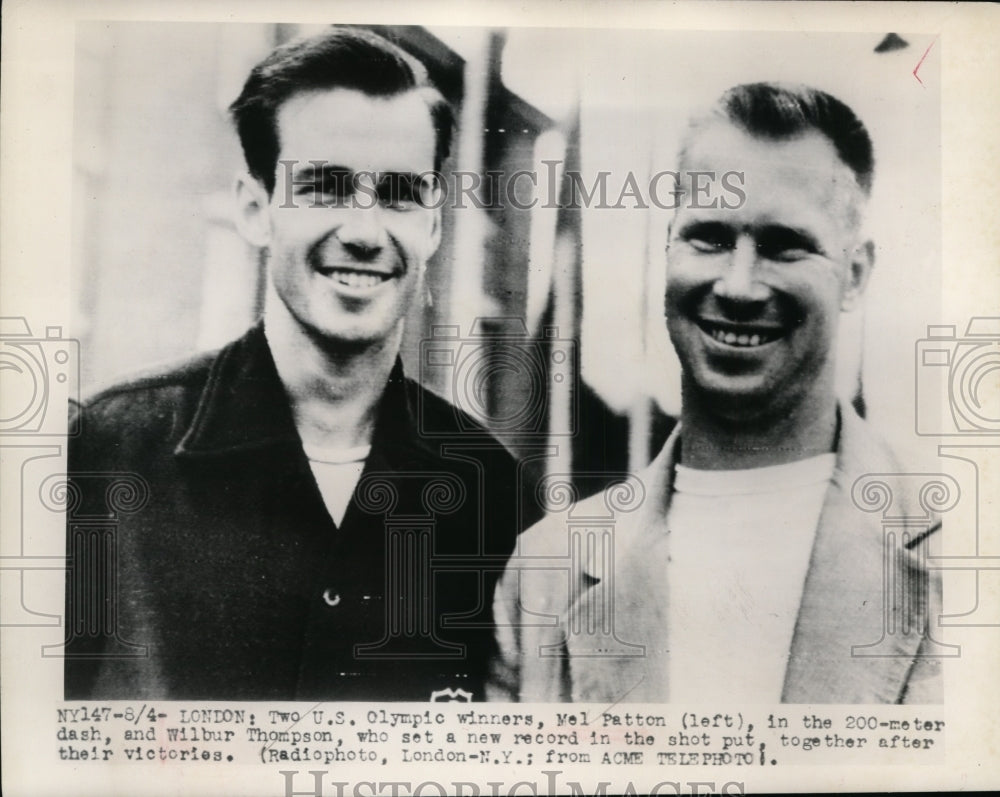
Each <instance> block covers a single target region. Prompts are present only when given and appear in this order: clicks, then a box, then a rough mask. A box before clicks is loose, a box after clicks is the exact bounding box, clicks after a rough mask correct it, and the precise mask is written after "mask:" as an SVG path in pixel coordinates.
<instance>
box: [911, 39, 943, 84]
mask: <svg viewBox="0 0 1000 797" xmlns="http://www.w3.org/2000/svg"><path fill="white" fill-rule="evenodd" d="M936 41H937V36H935V37H934V41H932V42H931V43H930V44H928V45H927V49H926V50H924V54H923V55H922V56H920V60H919V61H917V65H916V66H915V67H913V77H915V78H916V79H917V83H919V84H920V85H921V86H923V85H924V81H922V80H921V79H920V75H918V74H917V70H919V69H920V65H921V64H923V62H924V59H925V58H926V57H927V53H929V52H930V51H931V47H933V46H934V42H936ZM924 88H926V86H924Z"/></svg>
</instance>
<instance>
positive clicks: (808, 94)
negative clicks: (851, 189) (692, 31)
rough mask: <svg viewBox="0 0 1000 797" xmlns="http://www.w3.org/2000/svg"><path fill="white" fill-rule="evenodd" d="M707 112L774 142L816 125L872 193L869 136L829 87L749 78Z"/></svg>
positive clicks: (696, 124)
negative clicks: (757, 81) (748, 81)
mask: <svg viewBox="0 0 1000 797" xmlns="http://www.w3.org/2000/svg"><path fill="white" fill-rule="evenodd" d="M708 116H709V117H712V116H714V117H719V116H721V117H722V118H724V119H727V120H728V121H730V122H732V123H733V124H735V125H736V126H737V127H739V128H741V129H742V130H744V131H745V132H747V133H749V134H750V135H751V136H754V137H755V138H762V139H773V140H775V141H783V140H788V139H790V138H795V137H796V136H799V135H801V134H802V133H806V132H808V131H810V130H815V131H817V132H819V133H821V134H822V135H823V136H825V137H826V138H827V139H828V140H829V141H830V143H831V144H832V145H833V147H834V149H835V150H836V152H837V155H838V157H839V158H840V160H841V161H843V163H844V164H845V165H846V166H847V167H848V168H849V169H850V170H851V171H852V172H853V173H854V176H855V178H856V179H857V181H858V185H859V186H861V189H862V190H863V191H864V192H865V194H866V195H869V194H871V189H872V180H873V178H874V173H875V153H874V151H873V148H872V141H871V137H870V136H869V135H868V131H867V130H866V129H865V126H864V124H862V122H861V120H860V119H858V117H857V116H856V115H855V113H854V111H852V110H851V109H850V108H849V107H848V106H847V105H845V104H844V103H843V102H841V101H840V100H838V99H837V98H836V97H834V96H832V95H830V94H827V93H826V92H825V91H820V90H819V89H814V88H811V87H809V86H804V85H798V84H786V83H745V84H743V85H740V86H734V87H733V88H731V89H728V90H727V91H726V92H725V93H724V94H723V95H722V96H721V97H720V98H719V99H718V101H717V102H716V103H715V104H714V105H713V106H712V110H711V112H710V114H709V115H708ZM705 121H707V119H706V118H704V117H703V118H701V119H698V120H696V121H695V122H694V123H693V124H692V125H691V128H690V129H689V132H688V134H687V135H686V136H685V142H687V141H689V140H690V137H691V133H692V132H693V131H694V130H696V129H697V128H698V127H700V126H701V125H702V124H704V123H705ZM685 148H686V145H685Z"/></svg>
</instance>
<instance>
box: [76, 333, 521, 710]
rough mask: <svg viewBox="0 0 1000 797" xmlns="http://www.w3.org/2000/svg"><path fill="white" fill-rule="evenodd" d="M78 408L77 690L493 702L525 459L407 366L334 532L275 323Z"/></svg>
mask: <svg viewBox="0 0 1000 797" xmlns="http://www.w3.org/2000/svg"><path fill="white" fill-rule="evenodd" d="M72 411H74V412H76V413H78V415H79V420H80V423H81V434H80V436H79V437H78V438H76V439H73V440H71V441H70V450H69V466H68V470H69V481H70V499H69V502H68V504H69V506H68V510H67V519H68V522H67V536H68V543H67V545H68V555H69V557H70V565H69V577H68V584H67V613H66V616H67V648H66V656H67V658H66V663H65V692H66V698H67V699H84V698H104V699H134V698H158V699H165V698H170V699H215V700H294V699H301V700H306V699H308V700H366V699H367V700H421V701H426V700H429V699H431V695H432V693H433V692H440V691H441V690H453V691H452V692H449V693H446V694H450V695H456V694H457V695H459V696H460V697H461V698H462V699H469V698H468V697H466V696H467V695H471V699H482V697H483V685H484V678H485V674H486V666H487V661H488V659H489V657H490V655H491V653H492V651H493V645H494V642H493V631H492V610H491V597H492V594H493V588H494V586H495V583H496V579H497V578H498V576H499V573H500V572H501V571H502V569H503V564H504V562H505V561H506V559H507V557H508V556H509V554H510V552H511V551H512V549H513V546H514V540H515V538H516V534H517V531H518V528H519V525H520V523H521V520H520V516H521V514H522V511H523V510H522V506H521V502H520V501H519V500H518V495H519V490H518V479H519V473H518V463H517V461H516V460H515V459H514V458H513V457H512V456H511V455H510V454H509V452H508V451H507V450H506V449H505V448H503V446H501V445H500V444H499V443H498V442H497V441H496V440H494V439H493V438H491V437H489V436H488V434H487V433H486V431H485V430H484V429H483V428H482V427H480V426H478V425H477V424H475V422H474V421H473V420H472V419H471V418H469V417H467V416H465V415H463V414H462V413H460V412H459V411H458V410H456V409H455V408H454V407H452V406H451V405H450V404H448V403H447V402H445V401H444V400H443V399H440V398H438V397H436V396H434V395H433V394H432V393H430V392H428V391H427V390H425V389H423V388H422V387H420V386H419V385H417V384H416V383H415V382H413V381H412V380H409V379H407V378H406V377H405V376H404V375H403V371H402V366H401V364H400V363H399V362H397V363H396V366H395V368H394V369H393V371H392V373H391V376H390V378H389V382H388V385H387V387H386V391H385V394H384V396H383V398H382V401H381V404H380V406H379V409H378V414H377V420H376V425H375V430H374V433H373V438H372V448H371V453H370V455H369V457H368V459H367V461H366V463H365V468H364V472H363V473H362V476H361V479H360V481H359V484H358V487H357V490H356V492H355V496H354V499H353V500H352V502H351V504H350V506H349V507H348V509H347V513H346V515H345V517H344V519H343V522H342V524H341V525H340V527H339V528H338V527H337V526H336V525H335V524H334V522H333V520H332V519H331V518H330V516H329V514H328V513H327V511H326V508H325V506H324V504H323V500H322V497H321V494H320V491H319V488H318V487H317V485H316V481H315V479H314V477H313V475H312V472H311V470H310V467H309V463H308V460H307V459H306V456H305V454H304V452H303V450H302V444H301V441H300V439H299V437H298V434H297V432H296V429H295V425H294V422H293V418H292V413H291V408H290V405H289V402H288V399H287V397H286V395H285V392H284V388H283V386H282V384H281V381H280V380H279V378H278V374H277V371H276V369H275V366H274V362H273V360H272V358H271V353H270V350H269V348H268V346H267V342H266V339H265V337H264V333H263V327H262V325H261V324H258V325H257V326H255V327H254V328H252V329H251V330H250V331H249V332H248V333H247V334H246V335H245V336H243V337H242V338H241V339H239V340H237V341H235V342H234V343H232V344H230V345H229V346H227V347H226V348H224V349H222V350H221V351H220V352H218V353H216V354H210V355H204V356H201V357H198V358H196V359H194V360H191V361H190V362H188V363H186V364H184V365H182V366H181V367H178V368H175V369H172V370H168V371H164V372H161V373H157V374H153V375H150V376H145V377H141V378H138V379H135V380H133V381H131V382H129V383H126V384H123V385H121V386H118V387H115V388H112V389H110V390H106V391H104V392H102V393H100V394H98V395H97V396H96V397H94V398H93V399H91V400H89V401H87V402H85V403H84V404H83V405H82V406H79V407H75V408H73V410H72ZM422 429H431V430H434V432H435V434H434V435H433V436H425V435H422V434H421V430H422ZM530 519H531V518H530V517H526V518H525V521H527V520H530ZM458 690H461V691H460V692H459V691H458Z"/></svg>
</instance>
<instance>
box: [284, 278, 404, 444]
mask: <svg viewBox="0 0 1000 797" xmlns="http://www.w3.org/2000/svg"><path fill="white" fill-rule="evenodd" d="M264 332H265V335H266V337H267V342H268V346H269V347H270V349H271V355H272V357H273V358H274V364H275V366H276V367H277V370H278V376H279V377H280V379H281V382H282V384H283V385H284V387H285V391H286V392H287V394H288V397H289V400H290V401H291V406H292V415H293V417H294V419H295V426H296V428H297V429H298V432H299V436H300V437H301V438H302V440H303V442H304V443H306V444H308V445H314V446H319V447H323V448H353V447H356V446H363V445H367V444H369V443H370V442H371V436H372V431H373V429H374V426H375V417H376V414H377V410H378V404H379V401H380V400H381V398H382V394H383V393H384V392H385V387H386V384H387V382H388V379H389V373H390V372H391V371H392V367H393V365H394V363H395V362H396V357H397V355H398V353H399V344H400V339H401V333H402V329H401V328H400V329H399V330H397V331H396V332H395V333H394V334H393V335H390V336H389V338H388V339H386V340H381V341H377V342H373V343H370V344H365V345H350V344H348V345H338V344H337V342H335V341H326V340H318V339H317V337H316V336H315V334H312V333H310V332H309V331H307V330H305V329H304V328H303V327H302V326H301V324H299V322H298V321H297V320H296V319H295V318H294V317H293V316H292V315H291V313H289V311H288V308H287V307H285V305H284V303H283V302H282V301H281V300H280V299H278V298H277V297H276V296H275V297H274V298H273V300H272V299H271V297H270V296H269V297H268V301H267V304H266V306H265V312H264Z"/></svg>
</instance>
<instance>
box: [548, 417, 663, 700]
mask: <svg viewBox="0 0 1000 797" xmlns="http://www.w3.org/2000/svg"><path fill="white" fill-rule="evenodd" d="M679 431H680V429H679V427H678V428H676V429H675V430H674V432H673V434H671V436H670V438H669V439H668V440H667V443H666V444H665V445H664V447H663V450H662V451H661V452H660V454H659V455H658V456H657V458H656V459H655V460H654V461H653V462H652V464H651V465H650V466H649V467H648V468H646V470H644V471H643V472H642V473H641V474H640V476H639V478H640V481H641V483H642V485H643V487H644V489H645V499H644V500H643V502H642V504H641V505H640V506H639V508H638V509H637V510H636V511H635V512H633V513H624V512H618V513H617V514H616V515H613V532H612V537H611V544H610V545H607V546H605V547H604V548H603V549H602V548H600V547H596V548H595V549H594V550H593V553H592V554H591V555H590V556H588V557H587V559H586V560H585V564H584V573H583V578H584V581H585V583H584V585H583V592H582V594H581V595H580V597H579V599H578V600H577V601H575V602H574V603H573V604H572V607H571V609H570V617H569V618H567V620H568V622H567V624H566V625H565V626H564V627H567V628H570V629H571V630H570V632H569V633H568V634H567V643H566V644H567V650H568V652H569V657H570V673H571V676H572V684H573V700H574V701H575V702H587V703H617V702H620V701H622V700H627V701H628V702H630V703H632V702H664V701H666V699H667V681H666V676H667V666H666V665H667V642H666V640H667V617H668V612H669V607H668V605H667V582H666V578H665V575H666V574H665V573H664V572H663V571H662V563H664V562H666V561H667V543H668V538H667V528H666V515H667V509H668V506H669V502H670V495H671V492H672V490H673V474H674V461H675V453H676V447H677V445H678V443H679V440H680V435H679ZM610 489H614V488H610ZM609 616H610V617H611V622H610V623H607V622H606V620H604V619H603V618H606V617H609ZM573 620H575V621H576V622H577V623H578V624H579V626H578V627H579V628H580V632H578V633H573V631H572V628H573V624H572V621H573ZM587 629H591V630H590V631H589V632H588V631H587Z"/></svg>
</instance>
